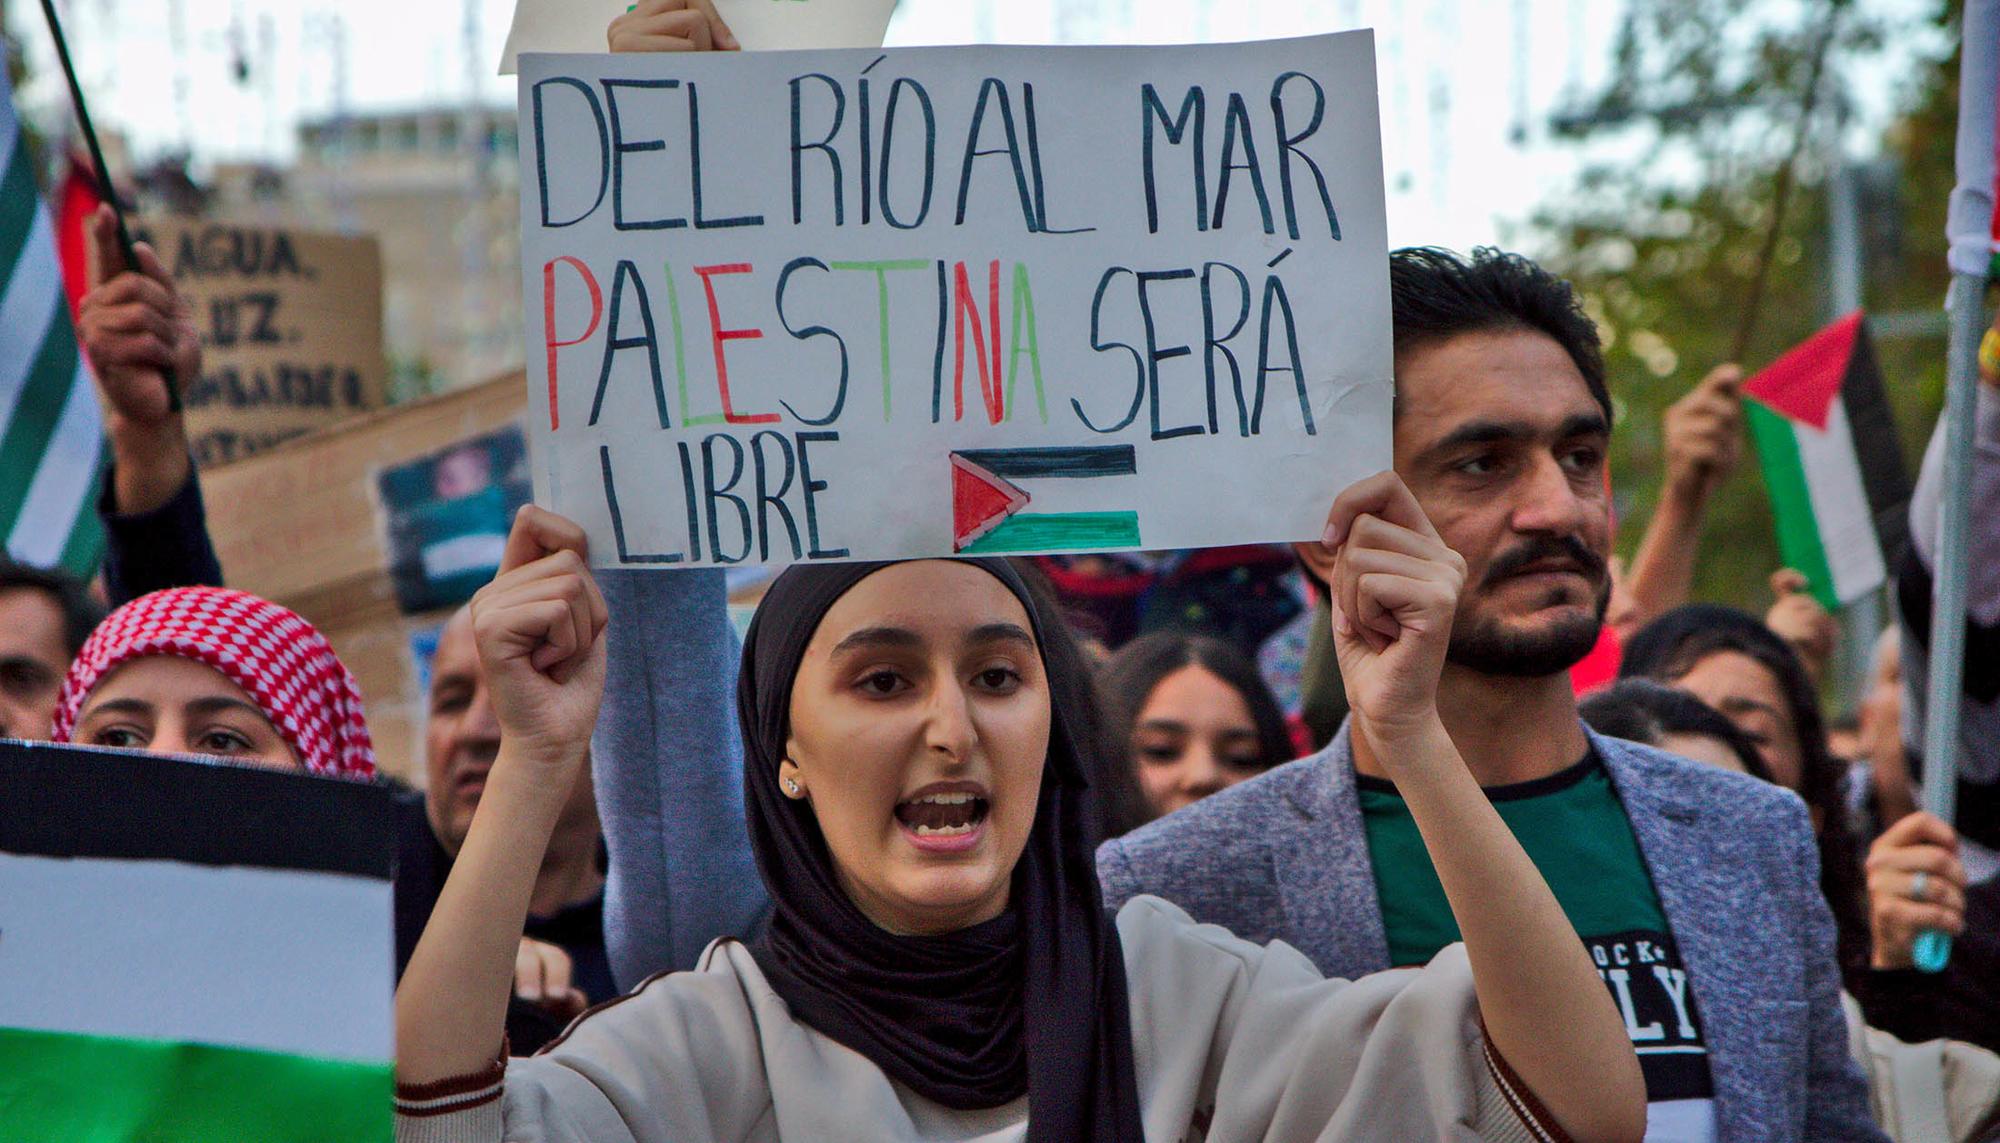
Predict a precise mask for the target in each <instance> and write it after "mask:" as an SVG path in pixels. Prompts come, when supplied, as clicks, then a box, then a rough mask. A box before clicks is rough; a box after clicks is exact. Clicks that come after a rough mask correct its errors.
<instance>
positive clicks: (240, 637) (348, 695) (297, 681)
mask: <svg viewBox="0 0 2000 1143" xmlns="http://www.w3.org/2000/svg"><path fill="white" fill-rule="evenodd" d="M149 655H178V656H180V657H182V658H185V659H193V660H195V661H196V662H199V663H205V664H207V665H208V666H210V667H213V668H215V669H216V670H218V671H220V672H222V673H223V674H224V675H225V676H227V677H228V678H229V680H230V681H231V682H234V683H235V684H236V685H237V686H239V687H242V688H243V689H244V691H246V692H248V693H249V695H250V697H252V698H254V699H255V700H257V705H258V706H260V707H262V708H263V710H264V715H265V717H267V718H269V719H270V720H271V725H272V727H274V728H275V729H276V730H277V732H278V733H279V735H281V736H282V737H283V738H284V740H285V741H286V742H288V743H290V744H291V747H292V749H293V750H295V751H297V752H298V756H299V759H300V760H301V761H303V762H304V763H305V766H306V769H307V770H308V771H309V772H311V773H314V774H327V775H333V776H336V777H342V778H361V779H366V778H370V777H373V776H374V774H375V747H374V743H373V742H372V741H371V740H370V738H369V737H368V723H367V720H366V719H365V718H364V717H363V716H362V711H361V688H360V687H359V686H357V685H356V684H355V681H354V676H353V675H352V674H350V673H349V672H348V670H347V668H346V667H345V666H344V665H342V663H341V661H340V659H339V658H338V657H337V656H335V655H334V653H333V648H332V647H331V646H329V645H328V644H327V641H326V637H325V636H323V635H321V634H320V633H319V631H318V629H317V628H315V627H314V626H313V625H312V624H310V623H308V622H306V621H305V620H304V619H302V618H300V617H299V616H298V615H297V614H296V613H295V612H293V611H291V610H290V609H288V608H284V607H280V606H278V605H277V604H275V603H272V602H270V601H269V600H264V599H259V598H258V597H256V596H254V595H251V594H249V593H248V592H242V591H235V590H233V589H230V588H223V587H177V588H172V589H169V590H167V591H156V592H153V593H152V594H151V595H142V596H140V597H139V598H138V599H135V600H133V601H132V602H130V603H128V604H126V605H125V606H123V607H121V608H119V609H118V610H116V611H114V612H112V613H111V614H110V616H109V617H107V618H106V619H105V620H104V622H103V623H100V624H98V626H97V630H96V631H94V632H92V633H91V636H90V638H89V639H88V640H87V641H86V642H85V643H84V645H83V650H82V651H80V652H78V653H77V656H76V662H74V663H72V664H70V668H69V676H68V677H67V678H65V679H64V680H63V689H62V697H61V699H60V700H59V702H58V704H57V706H56V719H55V727H54V738H55V740H56V741H57V742H68V741H69V740H70V734H71V733H72V732H73V731H74V730H75V729H76V718H77V714H78V713H79V712H80V711H81V710H82V709H83V700H84V699H85V698H87V697H89V695H90V692H91V689H92V688H94V687H96V686H97V683H98V681H99V680H100V679H102V678H103V677H104V676H105V675H106V674H108V673H110V671H111V670H112V669H113V668H114V667H117V666H118V665H120V664H121V663H126V662H129V661H131V660H133V659H138V658H143V657H146V656H149Z"/></svg>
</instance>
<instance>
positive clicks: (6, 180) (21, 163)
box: [0, 144, 42, 282]
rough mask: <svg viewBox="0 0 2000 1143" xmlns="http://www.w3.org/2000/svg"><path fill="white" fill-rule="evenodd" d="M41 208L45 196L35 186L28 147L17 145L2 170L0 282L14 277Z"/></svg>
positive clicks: (0, 192) (0, 194)
mask: <svg viewBox="0 0 2000 1143" xmlns="http://www.w3.org/2000/svg"><path fill="white" fill-rule="evenodd" d="M41 209H42V196H41V194H40V192H38V191H37V190H36V189H35V172H34V169H33V168H32V167H30V166H29V165H28V148H26V147H23V146H20V145H18V144H17V145H16V146H15V147H14V152H13V154H12V155H11V156H10V157H9V158H8V160H7V169H6V171H5V172H4V173H0V270H4V271H5V273H0V282H4V281H5V280H6V279H7V278H10V277H12V276H13V271H14V263H15V262H17V261H19V260H20V258H21V251H22V248H23V247H24V246H26V245H27V241H28V232H29V231H31V230H33V229H34V226H35V214H36V213H37V212H38V211H40V210H41Z"/></svg>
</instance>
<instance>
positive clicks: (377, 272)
mask: <svg viewBox="0 0 2000 1143" xmlns="http://www.w3.org/2000/svg"><path fill="white" fill-rule="evenodd" d="M137 237H139V238H141V239H143V240H144V241H147V242H150V243H152V245H153V248H154V249H155V250H156V251H158V252H159V255H160V260H161V261H162V262H163V263H165V265H166V267H167V272H168V273H169V274H171V275H173V279H174V284H175V286H176V287H177V288H178V289H179V290H180V291H181V293H182V294H183V295H184V296H186V298H187V299H188V302H189V304H190V306H192V308H193V311H194V322H195V329H196V331H197V332H198V333H199V334H200V336H201V352H202V374H201V376H200V377H198V378H191V377H183V378H180V386H181V399H182V402H183V403H184V405H185V406H186V409H187V428H188V438H189V440H190V442H191V443H192V445H193V448H194V455H195V461H196V463H198V464H200V465H202V466H204V467H207V466H211V465H217V464H224V463H227V462H229V461H232V460H240V459H242V458H243V457H246V456H250V455H253V454H255V453H258V452H261V451H263V450H264V449H267V448H269V447H271V446H272V445H274V444H277V443H278V442H280V441H284V440H289V439H291V438H292V437H296V436H300V435H302V434H304V433H307V432H310V431H312V430H314V429H319V428H324V427H326V426H327V425H331V424H334V423H336V422H338V421H342V420H345V419H347V418H348V417H351V416H354V415H355V414H357V413H363V412H366V411H368V410H370V409H375V408H379V407H381V405H382V404H383V386H384V383H385V381H386V378H387V372H388V371H387V368H386V366H385V364H384V361H383V355H382V253H381V249H380V248H379V246H378V245H377V244H376V241H375V239H373V238H368V237H360V238H356V237H347V236H344V235H338V234H327V233H319V232H313V231H306V230H294V229H289V228H277V227H266V226H249V225H238V224H235V223H229V222H216V221H211V220H206V219H177V218H152V219H146V220H144V221H143V222H142V223H141V225H140V227H139V233H138V234H137Z"/></svg>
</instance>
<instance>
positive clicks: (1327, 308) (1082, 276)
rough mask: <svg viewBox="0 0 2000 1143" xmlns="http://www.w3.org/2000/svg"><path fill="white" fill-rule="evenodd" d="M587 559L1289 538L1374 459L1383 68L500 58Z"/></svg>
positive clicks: (1345, 61) (1235, 56) (548, 377)
mask: <svg viewBox="0 0 2000 1143" xmlns="http://www.w3.org/2000/svg"><path fill="white" fill-rule="evenodd" d="M520 116H521V123H522V132H521V160H522V164H523V173H522V180H521V188H522V193H521V211H522V214H521V225H522V243H521V246H522V257H523V266H522V275H523V285H524V290H523V297H524V298H525V299H526V303H525V310H526V314H525V318H526V332H527V340H528V347H527V349H528V351H527V361H528V388H529V416H528V421H529V432H530V442H531V445H532V449H533V455H534V469H535V499H536V501H537V502H538V503H540V504H543V505H545V506H547V507H550V508H552V509H554V510H555V511H558V512H561V513H562V514H564V515H566V516H569V517H571V518H573V519H575V520H577V521H578V522H580V523H581V524H583V526H584V527H585V529H586V530H587V531H588V532H589V534H590V538H591V545H592V558H593V560H594V562H596V563H598V564H600V565H603V566H646V565H663V564H665V565H677V566H701V565H711V564H718V563H720V564H733V563H743V562H750V563H756V562H766V563H785V562H790V561H794V560H802V559H811V560H818V559H841V558H855V559H864V558H897V557H910V556H923V555H942V554H949V553H952V552H954V551H970V552H1032V551H1091V550H1113V549H1122V548H1178V547H1201V546H1210V545H1218V544H1235V543H1251V542H1264V541H1283V540H1297V539H1304V538H1308V537H1311V536H1316V535H1317V534H1318V533H1319V530H1320V527H1321V524H1322V522H1323V519H1324V516H1325V513H1326V509H1327V506H1328V505H1329V504H1330V503H1331V501H1332V498H1333V495H1334V493H1335V492H1336V491H1337V490H1338V489H1340V488H1341V487H1343V486H1345V485H1346V484H1347V483H1349V482H1351V481H1352V480H1354V479H1357V478H1359V477H1361V476H1364V475H1367V474H1369V473H1371V472H1376V471H1379V470H1381V469H1384V468H1387V467H1388V466H1389V458H1390V404H1391V391H1390V321H1389V296H1388V263H1387V237H1386V230H1385V225H1384V218H1383V191H1382V162H1381V140H1380V136H1379V133H1378V128H1377V113H1376V100H1375V66H1374V58H1373V41H1372V38H1371V36H1370V35H1369V34H1368V33H1366V32H1354V33H1346V34H1342V35H1337V36H1324V37H1314V38H1310V39H1296V40H1282V41H1272V42H1264V43H1249V44H1226V45H1213V46H1201V47H1144V48H1123V47H1118V48H1043V47H1036V48H1027V47H977V48H913V49H904V50H892V51H887V52H883V51H829V52H801V53H787V54H784V55H770V56H759V55H755V54H751V55H739V54H734V53H731V54H714V53H702V54H693V53H676V54H664V55H623V56H603V55H598V56H566V55H565V56H558V55H534V54H531V55H524V56H523V57H522V59H521V109H520Z"/></svg>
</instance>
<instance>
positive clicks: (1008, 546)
mask: <svg viewBox="0 0 2000 1143" xmlns="http://www.w3.org/2000/svg"><path fill="white" fill-rule="evenodd" d="M951 468H952V473H951V476H952V527H953V531H952V543H953V547H954V548H955V549H956V550H957V551H961V552H967V553H977V554H991V555H997V554H1001V553H1006V552H1076V551H1105V550H1112V549H1118V548H1136V547H1140V546H1141V544H1140V541H1139V514H1138V513H1137V512H1134V511H1130V510H1082V511H1069V512H1030V511H1026V510H1025V509H1027V507H1028V506H1029V505H1030V504H1031V503H1033V501H1034V498H1035V494H1036V490H1037V489H1041V490H1043V492H1044V494H1047V493H1048V492H1049V491H1051V489H1050V488H1049V486H1047V485H1045V484H1043V483H1041V482H1043V481H1050V480H1058V481H1063V482H1065V483H1068V482H1073V481H1080V480H1090V479H1093V478H1099V477H1119V476H1133V475H1135V474H1136V473H1137V472H1138V461H1137V456H1136V453H1135V450H1134V449H1133V447H1132V446H1131V445H1101V446H1100V445H1093V446H1085V447H1075V448H1063V447H1056V448H1006V449H964V450H961V451H958V452H954V453H952V454H951ZM1085 498H1086V499H1090V497H1085ZM1066 499H1070V500H1074V499H1075V498H1074V497H1068V498H1066Z"/></svg>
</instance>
